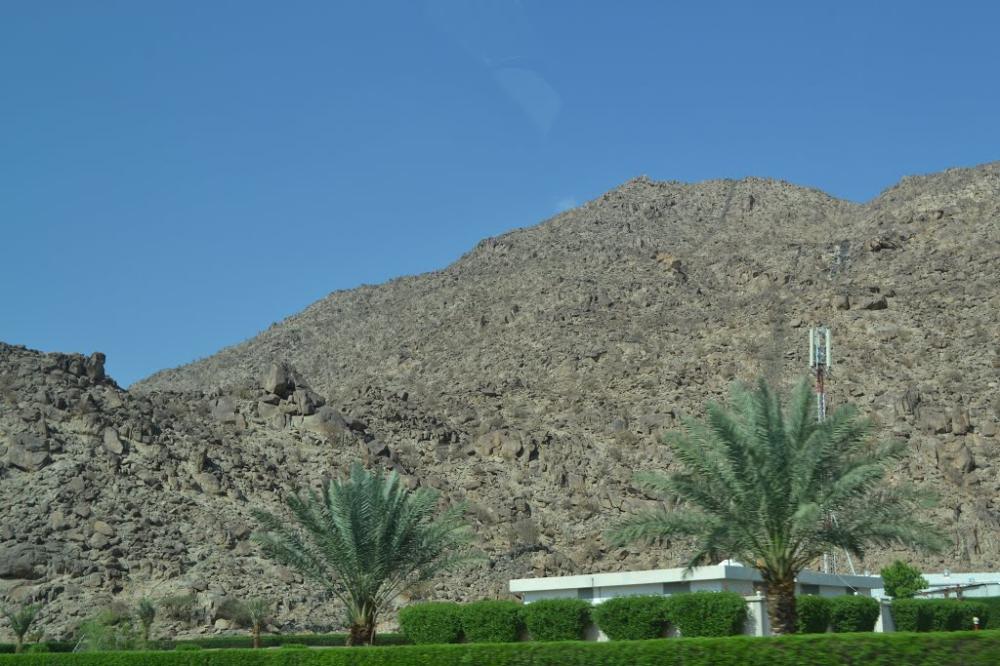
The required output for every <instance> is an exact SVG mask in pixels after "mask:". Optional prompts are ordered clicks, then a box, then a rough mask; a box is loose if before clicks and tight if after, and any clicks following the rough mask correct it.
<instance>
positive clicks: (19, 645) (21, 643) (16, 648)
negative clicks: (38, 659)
mask: <svg viewBox="0 0 1000 666" xmlns="http://www.w3.org/2000/svg"><path fill="white" fill-rule="evenodd" d="M23 647H24V636H22V635H21V634H17V644H16V645H15V646H14V652H20V651H21V649H22V648H23Z"/></svg>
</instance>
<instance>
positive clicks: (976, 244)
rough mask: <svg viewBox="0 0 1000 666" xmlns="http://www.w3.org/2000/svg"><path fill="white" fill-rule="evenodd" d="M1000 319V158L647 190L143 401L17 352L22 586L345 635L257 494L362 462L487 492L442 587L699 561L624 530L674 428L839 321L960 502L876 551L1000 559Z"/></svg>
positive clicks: (79, 369)
mask: <svg viewBox="0 0 1000 666" xmlns="http://www.w3.org/2000/svg"><path fill="white" fill-rule="evenodd" d="M998 312H1000V163H994V164H989V165H984V166H980V167H976V168H972V169H956V170H950V171H946V172H943V173H940V174H934V175H930V176H921V177H913V178H906V179H904V180H903V181H902V182H900V183H899V184H898V185H896V186H894V187H892V188H890V189H888V190H886V191H885V192H883V193H882V194H881V195H880V196H879V197H877V198H876V199H874V200H872V201H871V202H868V203H866V204H855V203H851V202H846V201H840V200H837V199H834V198H831V197H829V196H827V195H825V194H823V193H822V192H819V191H817V190H812V189H805V188H801V187H796V186H794V185H790V184H788V183H784V182H778V181H773V180H764V179H756V178H750V179H744V180H740V181H732V180H725V181H711V182H705V183H698V184H683V183H676V182H667V183H662V182H653V181H650V180H648V179H645V178H639V179H635V180H632V181H629V182H628V183H625V184H624V185H622V186H621V187H619V188H617V189H615V190H613V191H611V192H609V193H607V194H605V195H603V196H601V197H599V198H598V199H595V200H593V201H591V202H589V203H587V204H585V205H584V206H582V207H580V208H578V209H575V210H572V211H567V212H565V213H562V214H560V215H558V216H556V217H554V218H552V219H550V220H547V221H545V222H544V223H542V224H540V225H538V226H535V227H530V228H525V229H519V230H516V231H512V232H510V233H508V234H504V235H502V236H500V237H497V238H490V239H487V240H484V241H483V242H481V243H480V244H479V245H477V246H476V247H475V248H474V249H473V250H472V251H471V252H469V253H468V254H467V255H465V256H464V257H462V258H461V259H460V260H459V261H457V262H456V263H455V264H453V265H452V266H449V267H448V268H446V269H444V270H441V271H438V272H434V273H428V274H424V275H418V276H414V277H408V278H403V279H399V280H394V281H392V282H389V283H386V284H383V285H378V286H365V287H360V288H358V289H353V290H349V291H341V292H335V293H332V294H330V295H329V296H328V297H326V298H324V299H323V300H321V301H319V302H317V303H315V304H313V305H312V306H310V307H309V308H307V309H306V310H305V311H303V312H302V313H300V314H298V315H295V316H293V317H290V318H289V319H287V320H285V321H283V322H281V323H279V324H276V325H274V326H273V327H271V328H270V329H269V330H267V331H266V332H264V333H262V334H261V335H259V336H257V337H255V338H253V339H251V340H248V341H247V342H245V343H243V344H240V345H237V346H235V347H232V348H229V349H225V350H223V351H221V352H219V353H218V354H216V355H215V356H212V357H210V358H207V359H204V360H201V361H198V362H196V363H193V364H191V365H188V366H184V367H181V368H177V369H173V370H165V371H162V372H160V373H157V374H155V375H153V376H152V377H150V378H148V379H146V380H144V381H142V382H139V383H138V384H137V385H135V386H134V387H132V388H131V389H130V390H129V391H123V390H121V389H120V388H119V387H117V386H116V385H115V384H114V382H113V381H111V380H110V379H108V378H107V377H105V376H104V372H103V357H102V356H100V355H92V356H90V357H83V356H78V355H61V354H41V353H38V352H33V351H30V350H27V349H24V348H19V347H11V346H3V345H0V460H2V461H3V462H2V463H0V490H2V492H0V517H2V521H0V594H5V595H7V596H10V597H14V598H18V599H20V598H34V599H44V600H47V601H48V602H49V604H48V605H47V607H46V611H45V615H44V617H43V620H44V621H45V622H46V623H47V624H48V627H49V630H50V631H51V632H53V633H55V634H58V633H60V632H65V631H68V628H69V627H70V626H71V625H72V623H73V622H74V621H78V620H79V619H80V618H82V617H83V616H84V615H86V614H87V613H89V612H91V611H92V609H93V608H94V607H95V606H97V605H99V604H102V603H107V602H108V601H109V600H110V599H112V598H122V599H129V598H135V597H137V596H139V595H141V594H151V595H153V596H162V595H165V594H175V593H182V592H191V593H194V594H196V595H197V598H198V612H199V620H201V624H203V625H204V624H207V623H211V622H212V621H213V620H214V619H215V617H214V614H215V610H216V609H217V608H218V606H219V604H220V603H221V601H222V599H224V598H225V597H226V596H232V595H250V594H252V595H260V594H268V595H271V596H274V597H276V598H278V599H280V600H281V609H280V613H279V615H280V623H281V624H282V625H283V626H285V627H286V628H320V627H328V626H336V625H337V624H338V623H339V618H338V617H337V615H336V613H335V612H334V611H333V610H332V609H331V607H330V606H329V604H326V603H325V602H324V600H323V599H321V598H320V597H318V596H317V595H316V594H315V592H314V591H313V590H312V589H311V588H309V587H308V586H305V585H303V584H302V581H301V580H300V579H299V578H298V577H297V576H296V575H295V574H294V573H293V572H289V571H286V570H283V569H281V568H277V567H274V566H273V565H271V564H270V563H268V562H266V561H263V560H261V559H260V558H259V557H258V556H257V553H256V552H255V549H254V547H253V546H252V545H251V544H250V543H249V542H248V541H247V536H248V534H249V532H250V531H251V530H252V528H253V523H252V521H251V520H250V519H249V511H250V509H251V508H254V507H258V506H264V507H269V508H275V507H277V505H278V502H279V498H280V496H281V495H282V494H283V493H284V492H286V491H287V489H289V488H293V487H299V486H302V485H308V484H314V483H317V482H318V481H319V480H320V479H321V478H322V477H323V476H326V475H329V474H335V473H337V472H338V470H342V469H344V468H345V467H346V465H348V464H349V463H350V462H351V461H353V460H363V461H365V462H367V463H368V464H378V465H382V466H385V467H390V468H393V469H396V470H398V471H399V472H400V473H401V474H404V475H405V476H406V478H407V479H408V480H409V482H410V483H412V484H414V485H417V484H419V485H425V486H431V487H434V488H438V489H440V490H441V491H442V494H443V496H444V497H445V498H446V501H458V500H465V501H467V502H469V506H470V521H472V523H473V524H474V525H475V529H476V531H477V534H478V536H479V540H480V546H481V548H482V549H483V550H484V551H485V553H486V554H487V556H488V558H487V561H486V562H485V563H483V564H482V565H481V566H480V567H479V568H477V569H475V570H472V571H469V572H466V573H464V574H462V575H460V576H456V577H451V578H445V579H442V580H441V581H439V582H438V583H437V584H435V585H432V586H429V587H428V588H427V589H426V590H422V591H421V593H420V594H421V595H422V596H428V597H438V598H467V597H473V596H495V595H501V594H503V591H504V589H505V586H506V581H507V580H508V579H509V578H511V577H521V576H528V575H546V574H558V573H568V572H580V571H584V570H587V571H598V570H618V569H631V568H649V567H657V566H674V565H677V564H678V563H679V562H681V561H682V559H681V558H682V555H683V552H682V551H683V544H669V545H668V546H667V547H664V548H659V549H648V548H627V549H619V548H613V547H610V546H608V545H607V544H606V543H605V542H604V541H603V539H602V537H601V533H602V531H603V530H604V529H605V528H606V527H608V526H609V525H610V524H612V523H613V522H614V521H615V520H616V519H617V518H619V517H620V516H622V515H623V514H625V513H628V512H630V511H633V510H635V509H637V508H639V507H643V506H646V505H648V504H649V502H651V501H652V500H651V498H648V497H645V496H644V495H643V494H642V493H641V492H639V491H638V490H637V489H636V488H635V487H634V486H633V485H632V483H631V478H632V475H633V474H634V472H635V471H637V470H640V469H647V468H666V467H669V465H670V456H669V452H668V451H666V450H665V449H664V447H662V446H660V445H659V444H657V440H658V438H659V436H660V434H661V433H662V432H664V431H666V430H669V429H671V428H672V427H674V426H675V425H676V423H677V420H678V418H679V417H680V416H681V415H685V414H698V413H699V411H700V409H701V408H702V406H703V405H704V403H705V401H706V400H709V399H717V398H721V397H724V395H725V392H726V390H727V387H728V386H729V384H730V383H731V382H732V381H734V380H748V379H752V378H754V377H756V376H759V375H764V376H767V377H769V378H771V379H772V380H774V381H778V382H781V383H783V384H785V385H788V384H790V383H792V382H793V381H794V380H795V379H796V378H798V377H800V376H801V375H803V374H804V373H805V372H806V371H807V369H808V368H807V359H806V356H807V349H808V347H807V330H808V328H809V327H810V326H814V325H818V324H825V325H828V326H829V327H830V328H831V329H832V331H833V359H834V366H835V367H834V373H833V376H832V378H831V380H830V382H829V385H828V388H829V392H830V402H831V404H833V405H835V404H838V403H843V402H847V401H850V402H853V403H855V404H857V405H859V406H860V407H861V409H862V410H863V411H864V412H866V413H867V414H869V415H871V416H872V417H873V418H874V419H876V421H877V423H878V424H879V427H880V429H881V431H882V433H883V435H884V436H892V437H898V438H902V439H905V440H907V441H908V442H909V444H910V447H911V451H912V455H911V456H910V457H909V458H908V459H907V460H906V461H905V462H904V463H902V464H901V465H900V466H899V468H898V469H896V470H895V471H894V475H895V476H897V477H899V478H907V479H913V480H915V481H917V482H918V483H922V484H926V485H927V486H928V487H930V488H932V489H934V490H935V491H937V493H938V494H939V496H940V502H939V506H938V507H937V508H936V509H935V510H934V514H933V515H934V518H935V520H936V521H937V522H939V523H940V524H941V525H942V526H943V527H944V528H945V529H946V530H947V532H948V533H949V534H950V535H951V536H952V538H953V546H952V548H951V550H950V552H947V553H944V554H942V555H939V556H934V557H925V556H921V555H919V554H913V553H906V552H904V551H892V552H888V551H886V552H878V553H873V554H872V556H871V557H870V558H869V559H868V560H867V561H866V562H864V563H862V564H859V568H862V567H867V568H871V569H876V568H877V567H878V566H880V565H881V564H882V563H884V562H885V561H886V560H887V559H890V558H895V557H900V556H902V557H905V558H906V559H910V560H911V561H914V562H917V563H919V564H922V565H925V566H926V567H928V568H931V569H941V568H945V567H949V568H951V569H952V570H959V569H969V570H983V569H993V568H996V567H997V566H1000V496H998V492H997V491H998V489H1000V466H998V453H1000V436H998V435H997V429H998V422H1000V397H998V396H1000V391H998V382H1000V328H998V323H1000V314H998ZM196 624H198V623H196ZM220 627H224V623H221V624H220ZM201 630H205V627H204V626H202V628H201Z"/></svg>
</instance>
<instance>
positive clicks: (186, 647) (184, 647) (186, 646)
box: [174, 643, 201, 652]
mask: <svg viewBox="0 0 1000 666" xmlns="http://www.w3.org/2000/svg"><path fill="white" fill-rule="evenodd" d="M174 649H175V650H180V651H181V652H190V651H191V650H200V649H201V646H200V645H195V644H194V643H178V644H177V645H175V646H174Z"/></svg>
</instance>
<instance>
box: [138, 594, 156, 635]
mask: <svg viewBox="0 0 1000 666" xmlns="http://www.w3.org/2000/svg"><path fill="white" fill-rule="evenodd" d="M135 615H136V617H137V618H139V624H140V625H142V641H143V642H144V643H149V634H150V632H151V631H152V629H153V622H155V621H156V604H154V603H153V600H152V599H148V598H145V597H144V598H142V599H140V600H139V605H138V606H137V607H136V609H135Z"/></svg>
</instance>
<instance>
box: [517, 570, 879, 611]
mask: <svg viewBox="0 0 1000 666" xmlns="http://www.w3.org/2000/svg"><path fill="white" fill-rule="evenodd" d="M685 572H686V570H685V569H684V568H677V569H653V570H650V571H623V572H619V573H600V574H586V575H582V576H549V577H545V578H518V579H515V580H512V581H510V591H511V592H513V593H515V594H518V595H521V598H522V600H523V601H524V603H526V604H527V603H531V602H532V601H537V600H539V599H565V598H572V599H586V600H588V601H590V602H592V603H595V604H599V603H601V602H602V601H606V600H608V599H611V598H613V597H624V596H634V595H640V594H665V595H670V594H677V593H680V592H698V591H701V590H708V591H712V592H721V591H723V590H727V591H730V592H738V593H740V594H742V595H743V596H755V595H757V594H761V593H763V591H764V581H763V579H762V578H761V575H760V573H759V572H758V571H757V570H756V569H752V568H750V567H744V566H741V565H739V564H735V563H732V564H727V563H723V564H716V565H712V566H705V567H695V568H694V569H692V570H691V571H690V572H687V573H685ZM881 588H882V579H881V578H880V577H879V576H852V575H841V574H826V573H819V572H817V571H803V572H802V573H801V574H800V575H799V577H798V579H797V584H796V593H798V594H818V595H821V596H825V597H832V596H838V595H841V594H861V595H864V596H871V593H872V590H873V589H881Z"/></svg>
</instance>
